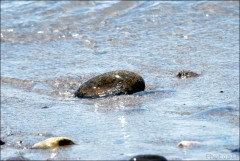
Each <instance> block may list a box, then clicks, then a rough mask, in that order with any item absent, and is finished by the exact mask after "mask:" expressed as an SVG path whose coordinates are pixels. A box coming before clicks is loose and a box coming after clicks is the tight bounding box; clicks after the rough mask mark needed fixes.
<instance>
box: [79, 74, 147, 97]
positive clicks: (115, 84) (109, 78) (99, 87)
mask: <svg viewBox="0 0 240 161" xmlns="http://www.w3.org/2000/svg"><path fill="white" fill-rule="evenodd" d="M144 89H145V82H144V80H143V78H142V77H141V76H140V75H138V74H136V73H133V72H130V71H126V70H118V71H113V72H108V73H104V74H101V75H99V76H96V77H94V78H92V79H90V80H88V81H87V82H85V83H83V84H82V85H81V86H80V87H79V89H78V90H77V91H76V92H75V96H76V97H80V98H84V97H85V98H96V97H104V96H113V95H121V94H133V93H136V92H140V91H144Z"/></svg>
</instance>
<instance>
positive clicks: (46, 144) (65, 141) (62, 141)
mask: <svg viewBox="0 0 240 161" xmlns="http://www.w3.org/2000/svg"><path fill="white" fill-rule="evenodd" d="M72 144H74V142H73V141H72V139H70V138H67V137H51V138H49V139H46V140H44V141H41V142H39V143H36V144H34V145H33V147H32V148H39V149H46V148H56V147H59V146H65V145H72Z"/></svg>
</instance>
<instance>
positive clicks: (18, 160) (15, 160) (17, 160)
mask: <svg viewBox="0 0 240 161" xmlns="http://www.w3.org/2000/svg"><path fill="white" fill-rule="evenodd" d="M20 160H29V159H27V158H24V157H23V156H17V157H12V158H8V159H6V161H20Z"/></svg>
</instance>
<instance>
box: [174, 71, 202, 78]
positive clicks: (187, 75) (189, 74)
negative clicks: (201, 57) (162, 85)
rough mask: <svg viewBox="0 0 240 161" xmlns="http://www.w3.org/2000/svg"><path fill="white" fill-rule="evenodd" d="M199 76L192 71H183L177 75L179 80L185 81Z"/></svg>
mask: <svg viewBox="0 0 240 161" xmlns="http://www.w3.org/2000/svg"><path fill="white" fill-rule="evenodd" d="M197 76H199V74H197V73H195V72H192V71H181V72H179V73H178V74H177V77H178V78H181V79H185V78H190V77H197Z"/></svg>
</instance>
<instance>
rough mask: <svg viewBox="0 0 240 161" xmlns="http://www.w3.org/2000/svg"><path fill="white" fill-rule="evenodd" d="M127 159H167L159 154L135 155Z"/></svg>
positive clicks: (133, 160)
mask: <svg viewBox="0 0 240 161" xmlns="http://www.w3.org/2000/svg"><path fill="white" fill-rule="evenodd" d="M129 161H167V159H166V158H164V157H163V156H159V155H153V154H146V155H136V156H134V157H132V158H131V159H130V160H129Z"/></svg>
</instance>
